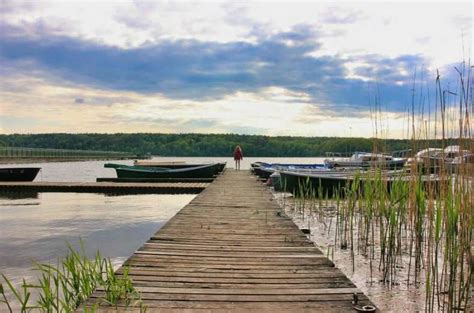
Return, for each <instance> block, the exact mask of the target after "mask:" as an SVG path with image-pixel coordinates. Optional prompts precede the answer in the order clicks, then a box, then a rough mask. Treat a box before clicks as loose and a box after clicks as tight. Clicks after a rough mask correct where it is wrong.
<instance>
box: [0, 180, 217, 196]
mask: <svg viewBox="0 0 474 313" xmlns="http://www.w3.org/2000/svg"><path fill="white" fill-rule="evenodd" d="M207 186H209V183H199V182H192V183H190V182H181V183H178V182H171V183H170V182H163V183H159V182H157V183H155V182H153V183H137V182H130V183H127V182H96V183H93V182H92V183H69V182H0V192H93V193H126V194H133V193H156V194H187V193H190V194H195V193H199V192H201V191H203V190H204V189H206V187H207Z"/></svg>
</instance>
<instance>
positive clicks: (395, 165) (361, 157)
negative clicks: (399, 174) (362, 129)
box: [324, 152, 407, 169]
mask: <svg viewBox="0 0 474 313" xmlns="http://www.w3.org/2000/svg"><path fill="white" fill-rule="evenodd" d="M406 161H407V159H406V158H396V157H393V156H391V155H389V154H381V153H368V152H356V153H354V154H353V155H352V156H351V157H350V158H334V157H333V158H328V159H326V160H324V164H325V165H326V166H327V167H328V168H336V167H345V168H347V167H362V168H374V167H376V168H383V169H399V168H403V166H404V165H405V163H406Z"/></svg>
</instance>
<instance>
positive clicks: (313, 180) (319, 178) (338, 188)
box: [280, 170, 449, 197]
mask: <svg viewBox="0 0 474 313" xmlns="http://www.w3.org/2000/svg"><path fill="white" fill-rule="evenodd" d="M376 175H377V174H376V173H375V172H360V174H357V173H356V172H332V171H331V172H328V173H317V174H310V173H298V172H285V171H283V172H280V184H281V185H282V186H283V187H282V189H283V190H284V191H286V192H291V193H293V194H296V195H298V194H301V193H305V194H307V193H312V194H313V195H318V196H328V197H333V196H335V195H340V196H344V195H345V193H346V190H347V188H352V187H351V185H352V183H353V182H354V181H356V180H357V181H358V182H359V184H358V186H359V191H362V190H363V186H364V184H365V183H366V182H367V181H374V180H375V179H376ZM381 175H382V176H381V177H380V179H381V181H382V182H383V184H384V185H385V186H386V188H387V189H388V190H390V189H391V186H392V184H393V183H394V182H396V181H398V180H403V181H410V180H412V179H421V181H422V183H423V184H424V185H425V188H433V189H432V190H438V189H439V187H440V184H439V182H440V181H442V180H444V181H445V182H447V181H448V180H449V177H439V176H438V175H423V176H421V177H420V178H418V177H413V176H410V175H407V173H406V171H404V170H393V171H383V172H382V174H381ZM445 185H446V184H445Z"/></svg>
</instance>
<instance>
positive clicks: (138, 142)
mask: <svg viewBox="0 0 474 313" xmlns="http://www.w3.org/2000/svg"><path fill="white" fill-rule="evenodd" d="M449 142H450V141H449V140H448V143H449ZM451 142H453V143H454V142H455V141H453V140H451ZM373 144H374V139H372V138H349V137H347V138H342V137H290V136H285V137H271V136H260V135H237V134H156V133H134V134H93V133H91V134H11V135H0V146H2V145H3V146H9V147H29V148H52V149H80V150H107V151H127V152H131V153H134V154H139V155H143V154H147V153H151V154H153V155H161V156H189V157H191V156H216V157H223V156H229V155H232V151H233V149H234V147H235V146H236V145H240V146H242V147H243V149H244V153H245V156H248V157H317V156H325V153H326V152H339V153H350V152H354V151H371V150H372V149H373ZM378 144H379V146H380V147H383V150H384V151H396V150H405V149H410V148H412V143H411V141H410V140H403V139H384V140H381V139H379V140H378ZM442 144H443V143H442V142H441V140H437V141H431V140H425V141H424V142H421V145H423V146H430V147H440V146H442Z"/></svg>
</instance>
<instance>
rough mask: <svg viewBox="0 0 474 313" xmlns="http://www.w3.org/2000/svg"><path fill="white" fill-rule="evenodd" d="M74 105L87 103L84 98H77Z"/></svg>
mask: <svg viewBox="0 0 474 313" xmlns="http://www.w3.org/2000/svg"><path fill="white" fill-rule="evenodd" d="M74 103H77V104H82V103H85V101H84V99H83V98H76V99H74Z"/></svg>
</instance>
